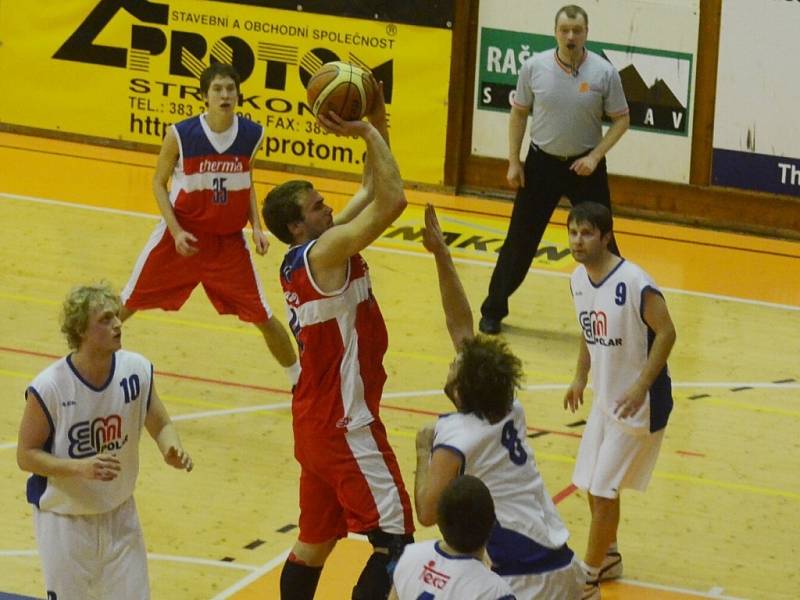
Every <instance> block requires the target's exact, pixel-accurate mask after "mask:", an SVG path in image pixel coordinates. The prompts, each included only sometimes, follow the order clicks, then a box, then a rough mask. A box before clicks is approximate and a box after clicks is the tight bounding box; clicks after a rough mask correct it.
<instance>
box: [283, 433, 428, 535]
mask: <svg viewBox="0 0 800 600" xmlns="http://www.w3.org/2000/svg"><path fill="white" fill-rule="evenodd" d="M295 457H296V458H297V460H298V462H299V463H300V466H301V473H300V536H299V539H300V541H301V542H304V543H307V544H319V543H322V542H325V541H328V540H330V539H338V538H342V537H345V536H346V535H347V532H348V531H352V532H354V533H368V532H369V531H372V530H374V529H381V530H382V531H384V532H386V533H390V534H397V535H404V534H411V533H413V531H414V521H413V518H412V516H411V501H410V499H409V497H408V493H407V492H406V489H405V486H404V485H403V479H402V476H401V475H400V467H399V466H398V464H397V458H396V457H395V455H394V452H393V451H392V448H391V447H390V446H389V441H388V439H387V437H386V429H385V428H384V427H383V424H382V423H380V422H378V421H373V422H372V423H370V424H369V425H366V426H364V427H361V428H359V429H356V430H353V431H347V432H345V431H335V432H332V433H331V434H329V435H320V434H319V432H316V433H313V432H300V431H298V430H297V429H296V430H295Z"/></svg>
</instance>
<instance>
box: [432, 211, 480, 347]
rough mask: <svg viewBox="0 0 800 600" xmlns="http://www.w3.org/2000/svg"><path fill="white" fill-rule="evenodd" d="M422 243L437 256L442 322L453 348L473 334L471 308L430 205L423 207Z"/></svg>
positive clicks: (435, 257)
mask: <svg viewBox="0 0 800 600" xmlns="http://www.w3.org/2000/svg"><path fill="white" fill-rule="evenodd" d="M422 244H423V245H424V246H425V249H426V250H427V251H428V252H430V253H431V254H433V257H434V259H435V260H436V273H437V274H438V276H439V292H440V294H441V297H442V308H443V309H444V316H445V322H446V323H447V331H448V333H449V334H450V339H451V340H453V346H455V348H456V350H458V349H459V348H460V347H461V343H462V342H463V341H464V340H466V339H470V338H472V337H473V336H474V335H475V328H474V322H473V320H472V310H471V309H470V306H469V300H467V294H466V293H465V292H464V286H463V285H462V284H461V279H459V277H458V272H457V271H456V266H455V265H454V264H453V258H452V257H451V256H450V249H449V248H448V247H447V244H446V243H445V241H444V236H443V235H442V228H441V226H440V225H439V219H438V218H437V217H436V210H435V209H434V208H433V206H432V205H430V204H428V205H427V206H426V207H425V229H424V231H423V234H422Z"/></svg>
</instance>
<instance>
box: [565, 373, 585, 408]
mask: <svg viewBox="0 0 800 600" xmlns="http://www.w3.org/2000/svg"><path fill="white" fill-rule="evenodd" d="M584 389H586V382H585V381H583V382H582V381H577V380H576V381H573V382H572V383H571V384H570V386H569V387H568V388H567V391H566V392H565V393H564V409H569V411H570V412H573V413H574V412H575V411H576V410H578V408H580V406H581V404H583V390H584Z"/></svg>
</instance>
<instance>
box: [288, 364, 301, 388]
mask: <svg viewBox="0 0 800 600" xmlns="http://www.w3.org/2000/svg"><path fill="white" fill-rule="evenodd" d="M285 371H286V377H288V378H289V385H290V386H291V387H294V386H295V385H296V384H297V380H298V379H300V361H299V360H296V361H294V364H293V365H291V366H289V367H286V368H285Z"/></svg>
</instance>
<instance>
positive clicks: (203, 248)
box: [120, 63, 298, 385]
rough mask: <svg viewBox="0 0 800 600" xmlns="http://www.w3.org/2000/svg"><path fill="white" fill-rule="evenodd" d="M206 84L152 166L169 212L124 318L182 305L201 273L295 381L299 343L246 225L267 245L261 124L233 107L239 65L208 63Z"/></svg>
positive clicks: (262, 249) (218, 303)
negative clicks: (201, 107) (267, 284)
mask: <svg viewBox="0 0 800 600" xmlns="http://www.w3.org/2000/svg"><path fill="white" fill-rule="evenodd" d="M200 91H201V93H202V94H203V99H204V100H205V102H206V106H207V112H205V113H203V114H201V115H199V116H196V117H191V118H189V119H186V120H184V121H181V122H179V123H176V124H175V125H173V126H172V127H170V128H169V129H168V130H167V134H166V135H165V136H164V144H163V145H162V146H161V154H160V155H159V157H158V164H157V166H156V172H155V174H154V176H153V194H154V195H155V198H156V202H157V203H158V209H159V210H160V211H161V216H162V217H163V219H162V221H161V222H160V223H159V224H158V225H156V228H155V231H153V233H152V235H151V236H150V239H149V240H148V241H147V244H146V245H145V247H144V250H142V253H141V254H140V255H139V260H138V261H137V262H136V266H135V267H134V269H133V274H132V275H131V278H130V280H129V281H128V285H126V286H125V289H124V290H123V291H122V302H123V304H124V306H123V308H122V311H121V312H120V318H121V319H122V320H123V321H125V320H126V319H127V318H128V317H130V316H131V315H132V314H133V313H134V312H136V311H137V310H142V309H150V308H161V309H163V310H178V309H179V308H180V307H181V306H183V303H184V302H186V300H187V299H188V298H189V295H190V294H191V293H192V290H193V289H194V288H195V287H196V286H197V284H199V283H201V284H203V288H204V289H205V292H206V295H207V296H208V298H209V300H211V303H212V304H213V305H214V308H216V309H217V312H218V313H220V314H235V315H237V316H238V317H239V318H240V319H241V320H242V321H246V322H248V323H254V324H255V325H256V327H258V329H259V330H260V331H261V334H262V335H263V336H264V339H265V341H266V342H267V346H268V347H269V350H270V352H272V355H273V356H274V357H275V358H276V359H277V361H278V362H279V363H280V364H281V365H282V366H283V367H284V368H286V369H287V374H288V375H289V380H290V383H291V384H292V385H294V383H295V382H296V380H297V373H298V366H297V358H296V355H295V352H294V348H293V347H292V343H291V340H290V339H289V335H288V334H287V333H286V329H285V328H284V327H283V325H281V323H280V322H279V321H277V320H276V319H274V318H273V317H272V312H271V311H270V308H269V306H268V305H267V301H266V299H265V298H264V292H263V290H262V288H261V282H260V281H259V279H258V275H257V274H256V271H255V267H254V265H253V260H252V257H251V255H250V251H249V250H248V248H247V242H246V240H245V238H244V234H243V231H242V229H243V228H244V227H245V225H247V222H248V221H250V225H251V226H252V228H253V244H254V245H255V249H256V252H257V253H258V254H265V253H266V252H267V248H268V246H269V242H268V241H267V237H266V235H265V234H264V232H263V230H262V229H261V221H260V219H259V214H258V207H257V204H256V193H255V188H254V185H253V170H252V163H253V160H254V159H255V155H256V152H257V151H258V148H259V147H260V145H261V141H262V139H263V137H264V129H263V128H262V127H261V125H259V124H258V123H254V122H252V121H249V120H248V119H244V118H241V117H239V116H237V115H236V113H235V111H236V107H237V106H238V103H239V75H238V73H237V72H236V71H235V70H234V68H233V67H232V66H230V65H225V64H220V63H216V64H213V65H211V66H210V67H208V68H207V69H206V70H205V71H203V73H202V74H201V75H200ZM170 176H171V177H172V186H171V189H170V190H169V191H168V189H167V182H168V181H169V179H170Z"/></svg>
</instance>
